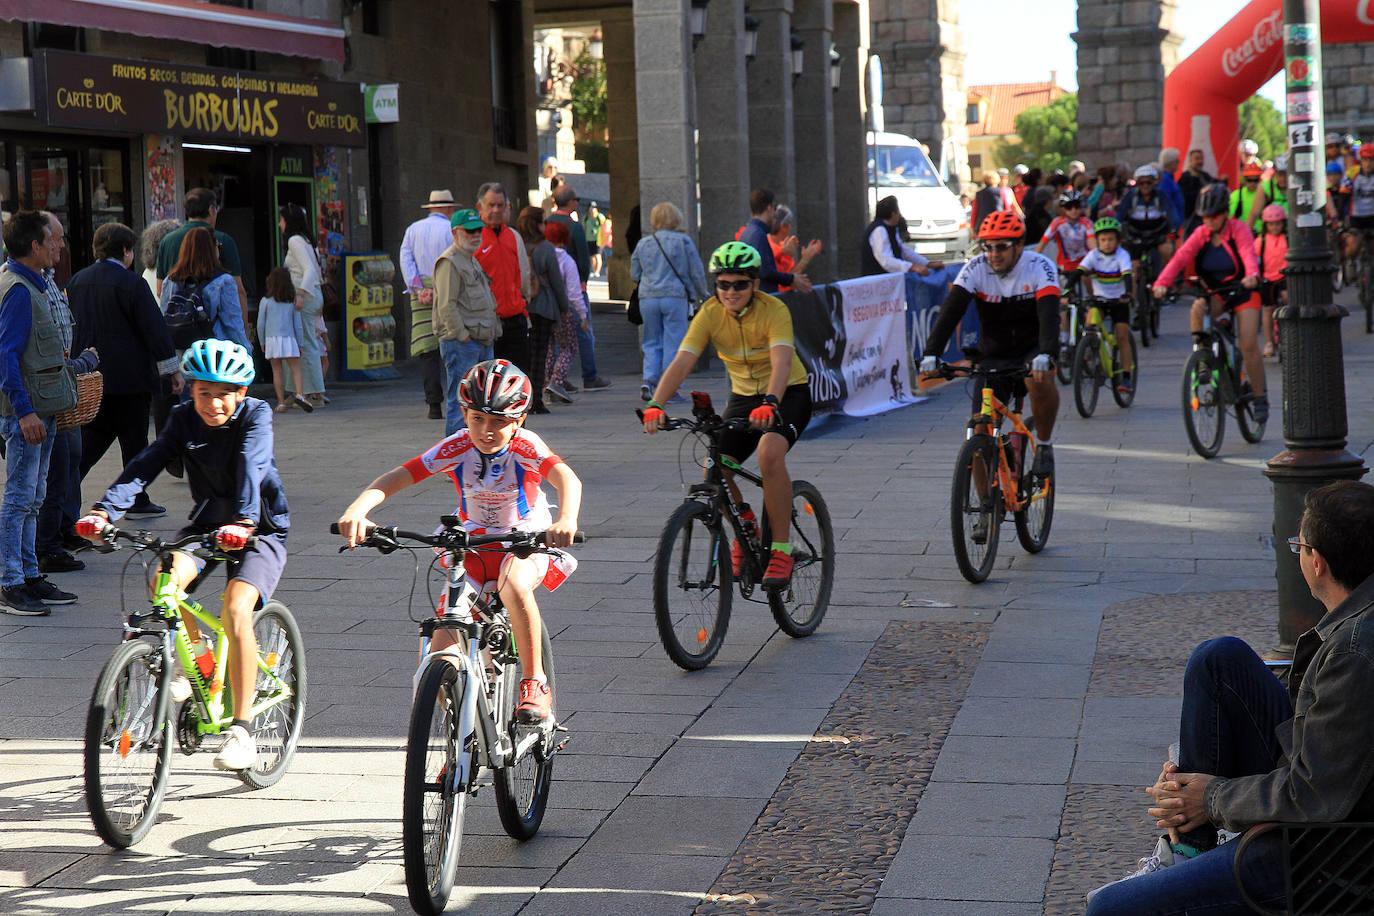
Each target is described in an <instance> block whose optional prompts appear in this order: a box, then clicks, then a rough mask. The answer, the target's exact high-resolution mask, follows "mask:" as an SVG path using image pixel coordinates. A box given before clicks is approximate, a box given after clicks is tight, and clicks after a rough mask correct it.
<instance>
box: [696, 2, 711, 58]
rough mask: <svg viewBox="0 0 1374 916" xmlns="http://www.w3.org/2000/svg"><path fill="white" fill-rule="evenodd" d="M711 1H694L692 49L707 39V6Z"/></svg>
mask: <svg viewBox="0 0 1374 916" xmlns="http://www.w3.org/2000/svg"><path fill="white" fill-rule="evenodd" d="M710 2H711V0H692V47H693V48H695V47H696V46H697V45H699V44H701V40H702V39H703V38H705V37H706V4H708V3H710Z"/></svg>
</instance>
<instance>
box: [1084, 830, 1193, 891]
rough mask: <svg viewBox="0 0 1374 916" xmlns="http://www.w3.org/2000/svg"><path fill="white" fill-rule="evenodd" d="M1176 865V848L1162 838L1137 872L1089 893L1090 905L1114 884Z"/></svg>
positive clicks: (1166, 838)
mask: <svg viewBox="0 0 1374 916" xmlns="http://www.w3.org/2000/svg"><path fill="white" fill-rule="evenodd" d="M1173 864H1174V848H1173V847H1172V846H1170V845H1169V837H1168V836H1162V837H1160V838H1159V840H1158V841H1157V842H1156V843H1155V849H1154V852H1152V853H1151V854H1150V855H1148V856H1146V857H1145V858H1143V859H1141V860H1140V861H1139V862H1137V863H1136V868H1135V871H1133V872H1131V873H1130V874H1129V875H1126V876H1125V877H1123V878H1117V879H1116V880H1115V881H1108V882H1107V883H1106V884H1104V885H1102V887H1097V888H1093V889H1092V890H1090V891H1088V903H1092V899H1093V897H1095V896H1097V893H1098V892H1099V891H1101V890H1102V889H1103V888H1107V887H1111V886H1112V885H1113V884H1120V883H1121V882H1122V881H1129V880H1131V879H1132V878H1143V877H1144V876H1145V875H1152V874H1154V873H1155V872H1157V871H1159V870H1160V869H1162V868H1168V867H1169V866H1170V865H1173Z"/></svg>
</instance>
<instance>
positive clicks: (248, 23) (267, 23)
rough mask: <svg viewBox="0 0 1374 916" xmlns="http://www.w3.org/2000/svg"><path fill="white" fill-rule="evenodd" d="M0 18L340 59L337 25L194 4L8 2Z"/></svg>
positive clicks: (182, 0)
mask: <svg viewBox="0 0 1374 916" xmlns="http://www.w3.org/2000/svg"><path fill="white" fill-rule="evenodd" d="M0 19H14V20H20V21H27V22H47V23H52V24H54V25H65V26H75V27H77V28H88V29H104V30H106V31H110V32H124V33H126V34H130V35H141V36H143V37H145V38H163V39H170V40H172V41H189V42H194V43H197V44H207V45H214V46H216V47H223V48H243V49H244V50H248V51H265V52H268V53H270V54H284V55H288V56H291V57H308V58H311V59H313V60H332V61H335V62H337V63H343V60H344V32H343V29H341V28H339V27H338V26H335V25H331V24H330V23H328V22H324V21H322V20H318V19H297V18H295V17H292V16H278V15H276V14H275V13H262V12H257V11H255V10H245V9H238V8H236V7H231V6H219V5H216V4H210V3H203V2H197V0H8V2H6V3H3V4H0Z"/></svg>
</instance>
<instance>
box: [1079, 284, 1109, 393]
mask: <svg viewBox="0 0 1374 916" xmlns="http://www.w3.org/2000/svg"><path fill="white" fill-rule="evenodd" d="M1084 328H1085V329H1086V330H1092V331H1094V332H1095V333H1096V334H1097V348H1098V349H1097V352H1098V358H1099V359H1100V360H1101V361H1102V368H1103V370H1104V372H1105V373H1106V375H1107V377H1108V378H1112V377H1114V376H1115V375H1116V359H1115V358H1114V357H1113V356H1112V347H1114V346H1116V329H1115V328H1111V329H1108V328H1107V326H1106V325H1105V324H1104V323H1103V322H1102V309H1101V308H1100V307H1099V306H1098V305H1097V302H1096V300H1094V301H1093V303H1092V304H1091V305H1089V306H1088V320H1087V322H1086V323H1085V324H1084Z"/></svg>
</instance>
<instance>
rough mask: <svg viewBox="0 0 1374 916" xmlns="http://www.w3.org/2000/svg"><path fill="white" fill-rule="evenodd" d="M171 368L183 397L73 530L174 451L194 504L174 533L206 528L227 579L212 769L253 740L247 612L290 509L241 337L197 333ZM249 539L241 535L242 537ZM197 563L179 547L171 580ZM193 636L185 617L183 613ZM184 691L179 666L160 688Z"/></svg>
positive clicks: (96, 534)
mask: <svg viewBox="0 0 1374 916" xmlns="http://www.w3.org/2000/svg"><path fill="white" fill-rule="evenodd" d="M181 373H182V375H183V376H185V378H186V380H187V381H188V382H189V383H190V386H191V399H190V400H189V401H185V402H182V403H181V404H178V405H177V406H175V407H173V408H172V413H171V416H170V417H169V418H168V420H167V423H166V425H165V426H163V428H162V432H161V433H160V434H159V435H158V437H157V441H155V442H154V443H153V444H152V445H149V446H148V447H147V448H146V449H144V450H143V451H141V452H139V453H138V455H137V457H135V458H134V460H133V461H131V462H130V463H129V466H128V467H126V468H125V469H124V472H123V473H122V474H120V475H119V478H118V479H117V480H116V481H115V482H114V484H113V485H112V486H111V487H110V489H109V490H107V491H105V495H104V496H103V497H102V498H101V499H100V501H99V502H97V503H96V504H95V506H94V507H93V508H92V509H91V511H90V513H89V514H88V515H87V516H86V517H85V518H83V519H81V521H79V522H78V523H77V527H76V531H77V533H78V534H80V535H81V536H82V537H84V538H87V539H89V540H92V541H96V542H99V541H100V540H101V536H102V532H103V530H104V528H105V527H106V526H107V525H108V524H109V522H110V521H111V520H117V519H119V518H120V517H121V516H123V515H124V513H125V512H127V511H128V509H129V507H130V506H132V505H133V503H134V499H135V498H136V497H137V496H138V494H140V493H142V492H143V489H144V488H145V487H147V486H148V485H149V484H150V483H151V482H152V481H153V479H154V478H156V477H157V475H158V474H160V473H162V471H163V469H164V468H166V467H167V464H168V462H170V461H171V460H172V459H173V458H180V459H181V460H182V462H183V464H184V465H185V468H186V477H187V481H188V483H189V484H190V486H191V497H192V498H193V499H194V500H195V508H194V509H192V511H191V515H190V524H189V525H188V526H187V527H186V528H184V529H183V530H182V531H181V532H179V533H178V534H177V535H176V536H177V537H178V538H182V537H186V536H188V535H190V534H193V533H201V534H209V533H211V532H214V534H215V541H216V543H217V545H218V546H219V548H220V549H221V550H223V551H225V552H226V553H228V554H229V555H230V556H231V557H232V559H231V560H229V561H228V572H229V584H228V586H227V587H226V588H225V590H224V599H223V607H222V610H221V612H220V620H221V622H222V623H223V624H224V630H225V634H226V636H227V638H228V640H229V684H230V686H231V688H232V689H233V701H234V723H233V725H232V726H231V727H230V728H229V730H228V732H227V733H226V737H225V740H224V744H223V745H221V747H220V749H219V753H218V754H216V756H215V766H217V767H218V768H220V769H221V770H246V769H250V768H251V767H252V766H253V765H254V763H255V761H256V760H257V743H256V741H255V740H254V737H253V733H252V731H251V730H250V729H251V726H250V723H249V721H248V714H249V710H250V709H251V708H252V704H253V696H254V693H255V690H254V686H255V684H256V682H257V656H258V644H257V638H256V636H255V635H254V633H253V613H254V611H256V610H257V608H258V606H259V603H260V602H261V601H265V600H266V599H268V598H269V597H271V595H272V592H273V590H275V589H276V587H277V582H278V581H280V579H281V574H282V570H283V569H284V568H285V566H286V533H287V529H288V528H289V527H290V517H289V515H288V512H287V506H286V493H285V492H284V491H283V490H282V485H281V477H280V476H279V475H278V474H277V463H276V459H275V458H274V457H273V454H272V407H271V405H269V404H268V403H267V402H266V401H261V400H259V399H257V398H250V397H248V383H249V382H251V381H252V380H253V359H252V357H251V356H250V355H249V353H248V351H247V350H246V349H244V348H243V347H242V346H241V345H239V344H237V343H233V342H232V341H227V340H213V339H212V340H198V341H196V342H195V343H194V344H192V345H191V347H190V349H188V350H187V351H186V354H185V355H184V356H183V357H182V360H181ZM254 536H256V540H255V541H253V542H252V544H250V543H249V539H250V538H251V537H254ZM202 568H203V564H202V563H201V561H198V560H197V559H195V558H194V557H192V556H190V555H189V554H185V553H178V554H176V555H174V557H173V563H172V579H173V581H174V582H175V584H176V585H177V587H178V588H183V589H184V588H187V587H188V586H190V585H191V584H192V583H193V582H195V581H196V579H197V578H198V577H202V575H203V573H202ZM183 619H184V621H185V623H186V626H187V636H188V637H189V638H190V639H191V641H192V643H193V644H194V643H195V642H196V641H197V639H198V638H199V632H198V630H197V628H196V626H195V621H194V619H187V618H185V617H183ZM190 694H191V685H190V682H189V681H187V680H186V676H185V674H183V673H182V672H180V671H175V672H174V677H173V680H172V682H171V684H170V686H169V688H168V695H169V696H170V697H171V699H172V701H173V702H176V703H180V702H183V701H185V700H186V699H187V698H188V697H189V696H190Z"/></svg>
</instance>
